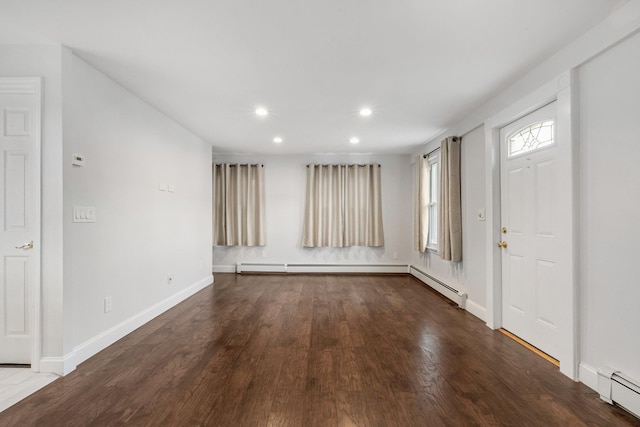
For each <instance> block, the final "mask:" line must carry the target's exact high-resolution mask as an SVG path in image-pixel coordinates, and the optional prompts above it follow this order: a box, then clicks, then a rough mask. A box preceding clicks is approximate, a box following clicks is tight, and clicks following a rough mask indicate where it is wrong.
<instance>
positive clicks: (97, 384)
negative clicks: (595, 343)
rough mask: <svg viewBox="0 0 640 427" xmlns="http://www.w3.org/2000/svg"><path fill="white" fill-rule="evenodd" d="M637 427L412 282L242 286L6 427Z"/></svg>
mask: <svg viewBox="0 0 640 427" xmlns="http://www.w3.org/2000/svg"><path fill="white" fill-rule="evenodd" d="M637 424H638V420H637V419H635V418H633V417H632V416H630V415H628V414H626V413H625V412H624V411H622V410H620V409H618V408H616V407H612V406H610V405H607V404H605V403H603V402H601V401H600V400H599V399H598V396H597V395H596V394H595V393H594V392H592V391H591V390H590V389H589V388H587V387H586V386H584V385H582V384H578V383H574V382H572V381H571V380H569V379H568V378H566V377H564V376H563V375H562V374H560V373H559V372H558V370H557V369H556V368H555V367H554V366H553V365H551V364H550V363H549V362H547V361H545V360H543V359H542V358H540V357H538V356H536V355H534V354H533V353H530V352H529V351H528V350H526V349H525V348H524V347H522V346H520V345H519V344H517V343H515V342H513V341H511V340H510V339H509V338H507V337H505V336H504V335H503V334H501V333H499V332H496V331H492V330H490V329H489V328H487V327H486V326H485V325H484V324H483V323H482V322H481V321H479V320H478V319H476V318H475V317H473V316H472V315H470V314H469V313H466V312H464V311H462V310H459V309H458V308H456V307H455V306H452V305H451V304H450V303H449V302H448V301H446V300H445V299H443V298H441V297H440V296H439V295H438V294H436V293H434V292H433V291H431V290H430V289H428V288H425V287H423V286H422V285H421V284H420V283H419V282H418V281H416V280H415V279H413V278H412V277H410V276H406V275H392V276H353V275H289V276H285V275H274V276H271V275H233V274H217V275H216V283H215V285H214V286H212V287H209V288H207V289H205V290H203V291H201V292H200V293H198V294H197V295H195V296H193V297H192V298H190V299H189V300H187V301H185V302H184V303H182V304H180V305H179V306H177V307H175V308H173V309H172V310H170V311H168V312H166V313H165V314H163V315H162V316H160V317H158V318H156V319H154V320H153V321H152V322H150V323H148V324H147V325H145V326H143V327H142V328H140V329H138V330H137V331H135V332H133V333H132V334H130V335H128V336H127V337H125V338H123V339H122V340H120V341H118V342H117V343H116V344H114V345H112V346H111V347H109V348H108V349H106V350H105V351H103V352H101V353H100V354H98V355H96V356H94V357H93V358H91V359H90V360H88V361H86V362H85V363H83V364H82V365H80V366H79V367H78V369H77V370H76V371H75V372H73V373H71V374H70V375H68V376H66V377H64V378H61V379H59V380H57V381H55V382H54V383H52V384H50V385H49V386H47V387H46V388H44V389H42V390H40V391H39V392H37V393H35V394H34V395H33V396H31V397H29V398H27V399H25V400H23V401H22V402H20V403H18V404H17V405H15V406H13V407H12V408H10V409H8V410H6V411H5V412H3V413H0V425H2V426H9V425H15V426H30V425H42V426H102V425H105V426H106V425H109V426H111V425H148V426H160V425H169V426H183V425H184V426H187V425H210V426H234V427H236V426H252V427H254V426H305V427H306V426H440V425H442V426H466V425H513V426H525V425H531V426H582V425H592V426H607V425H637Z"/></svg>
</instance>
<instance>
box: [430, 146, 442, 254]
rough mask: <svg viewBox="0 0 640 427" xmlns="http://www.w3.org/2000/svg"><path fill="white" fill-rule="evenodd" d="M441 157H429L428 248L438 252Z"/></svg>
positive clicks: (436, 155)
mask: <svg viewBox="0 0 640 427" xmlns="http://www.w3.org/2000/svg"><path fill="white" fill-rule="evenodd" d="M439 166H440V156H439V155H438V154H435V155H432V156H430V157H429V187H430V188H429V204H428V206H429V237H428V238H427V248H429V249H433V250H438V200H439V193H440V167H439Z"/></svg>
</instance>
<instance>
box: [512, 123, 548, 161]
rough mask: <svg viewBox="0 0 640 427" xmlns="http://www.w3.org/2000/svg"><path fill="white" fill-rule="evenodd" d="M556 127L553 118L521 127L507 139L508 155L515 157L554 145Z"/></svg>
mask: <svg viewBox="0 0 640 427" xmlns="http://www.w3.org/2000/svg"><path fill="white" fill-rule="evenodd" d="M554 127H555V126H554V122H553V120H545V121H542V122H537V123H533V124H531V125H528V126H525V127H524V128H522V129H520V130H519V131H517V132H516V133H515V134H513V135H512V136H511V137H509V139H508V140H507V141H508V150H507V152H508V156H509V157H514V156H518V155H520V154H524V153H528V152H530V151H534V150H539V149H541V148H544V147H548V146H550V145H553V143H554V142H555V139H554V133H555V132H554V131H555V129H554Z"/></svg>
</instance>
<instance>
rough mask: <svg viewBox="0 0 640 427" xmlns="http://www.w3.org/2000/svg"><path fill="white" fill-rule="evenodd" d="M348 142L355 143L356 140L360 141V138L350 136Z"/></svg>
mask: <svg viewBox="0 0 640 427" xmlns="http://www.w3.org/2000/svg"><path fill="white" fill-rule="evenodd" d="M349 142H350V143H352V144H357V143H358V142H360V139H359V138H357V137H355V136H354V137H351V139H350V140H349Z"/></svg>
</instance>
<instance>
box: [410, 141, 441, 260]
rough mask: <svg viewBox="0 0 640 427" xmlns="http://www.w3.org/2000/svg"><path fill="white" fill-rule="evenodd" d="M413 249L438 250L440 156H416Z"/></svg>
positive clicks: (435, 154) (434, 153)
mask: <svg viewBox="0 0 640 427" xmlns="http://www.w3.org/2000/svg"><path fill="white" fill-rule="evenodd" d="M414 188H415V190H414V191H415V198H416V199H415V213H414V215H415V216H414V233H415V235H414V249H415V250H416V251H419V252H424V251H426V250H427V249H431V250H435V251H437V250H438V209H439V206H438V201H439V200H440V199H439V198H440V154H439V151H436V152H432V153H431V154H430V155H428V156H418V158H417V159H416V168H415V187H414Z"/></svg>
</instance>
